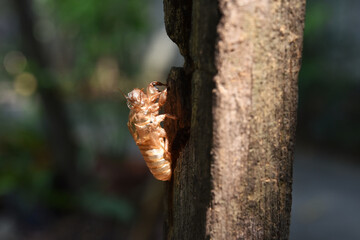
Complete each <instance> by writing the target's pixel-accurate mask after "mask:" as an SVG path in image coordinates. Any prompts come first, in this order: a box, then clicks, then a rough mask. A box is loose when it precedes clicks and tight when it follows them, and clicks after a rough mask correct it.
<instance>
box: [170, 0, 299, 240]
mask: <svg viewBox="0 0 360 240" xmlns="http://www.w3.org/2000/svg"><path fill="white" fill-rule="evenodd" d="M164 11H165V24H166V30H167V32H168V35H169V37H170V38H171V39H172V40H173V41H174V42H176V43H177V44H178V46H179V48H180V52H181V54H183V56H184V58H185V64H184V68H173V69H172V70H171V72H170V75H169V78H168V84H169V86H170V93H169V102H168V104H167V106H166V107H165V111H168V112H171V113H172V114H175V115H176V116H177V117H178V119H179V121H178V122H177V123H176V124H174V123H173V122H171V120H170V121H167V122H166V125H165V127H166V128H167V131H168V132H169V137H170V140H171V141H172V142H173V144H172V150H171V151H172V156H173V159H174V162H173V168H174V175H173V179H172V181H171V182H170V183H169V184H168V199H167V204H168V206H167V208H168V209H167V211H168V216H167V222H166V234H167V238H168V239H209V238H210V239H287V238H288V236H289V223H290V209H291V184H292V159H293V147H294V137H295V126H296V106H297V76H298V73H299V70H300V64H301V50H302V34H303V27H304V15H305V0H300V1H295V0H288V1H269V0H262V1H248V0H237V1H226V0H218V1H215V0H212V1H205V0H198V1H191V0H164Z"/></svg>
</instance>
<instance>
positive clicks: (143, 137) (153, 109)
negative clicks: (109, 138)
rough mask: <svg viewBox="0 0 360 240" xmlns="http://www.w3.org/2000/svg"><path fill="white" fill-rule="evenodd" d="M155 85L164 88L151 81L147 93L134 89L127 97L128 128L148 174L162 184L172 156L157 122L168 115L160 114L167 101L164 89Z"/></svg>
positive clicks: (164, 133) (165, 137)
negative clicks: (128, 111) (147, 168)
mask: <svg viewBox="0 0 360 240" xmlns="http://www.w3.org/2000/svg"><path fill="white" fill-rule="evenodd" d="M157 86H166V85H165V84H163V83H160V82H151V83H150V84H149V85H148V87H147V89H146V93H145V92H144V91H143V90H142V89H138V88H135V89H134V90H132V91H131V92H130V93H128V95H127V96H125V97H126V99H127V105H128V107H129V108H130V114H129V122H128V128H129V130H130V133H131V135H132V137H133V138H134V140H135V143H136V145H137V146H138V147H139V149H140V152H141V154H142V155H143V157H144V159H145V162H146V164H147V166H148V167H149V170H150V172H151V173H152V174H153V175H154V177H155V178H156V179H158V180H161V181H168V180H170V179H171V155H170V152H169V142H168V138H167V136H166V132H165V130H164V128H162V127H161V125H160V123H161V122H162V121H164V119H165V118H166V117H168V118H172V119H175V117H173V116H171V115H169V114H159V110H160V108H161V107H162V106H163V105H164V104H165V102H166V96H167V89H165V90H163V91H160V90H159V89H158V88H157Z"/></svg>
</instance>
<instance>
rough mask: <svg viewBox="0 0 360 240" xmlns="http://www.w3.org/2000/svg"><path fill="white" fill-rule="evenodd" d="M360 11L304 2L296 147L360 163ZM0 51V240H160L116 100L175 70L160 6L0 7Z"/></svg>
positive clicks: (85, 0)
mask: <svg viewBox="0 0 360 240" xmlns="http://www.w3.org/2000/svg"><path fill="white" fill-rule="evenodd" d="M359 9H360V5H359V4H358V3H354V1H351V0H346V1H341V2H338V1H324V0H311V1H310V0H309V1H308V3H307V15H306V27H305V38H304V52H303V67H302V70H301V73H300V77H299V94H300V95H299V115H298V134H297V138H298V145H299V146H307V147H308V148H310V149H321V151H326V152H332V153H333V152H335V153H336V154H341V155H352V156H355V158H358V156H359V146H360V138H359V135H360V126H359V124H358V123H359V122H360V109H359V102H360V94H359V92H360V81H359V78H360V71H359V68H357V66H359V57H358V55H359V54H358V52H359V48H360V45H359V42H360V41H359V38H360V35H359V33H358V31H357V29H356V27H354V26H357V25H356V23H359V21H360V18H359V16H358V14H357V11H358V10H359ZM23 16H28V18H26V19H25V20H24V18H23ZM350 23H351V24H350ZM29 29H30V30H29ZM0 43H1V45H0V59H1V62H0V207H1V208H0V210H1V212H0V239H91V238H88V237H89V236H92V237H93V238H92V239H120V238H119V236H121V238H129V239H159V238H161V232H162V225H161V221H162V220H161V210H160V209H161V206H162V200H161V199H162V198H161V196H162V193H163V187H162V185H161V183H159V182H157V181H155V180H153V178H152V177H151V176H150V175H149V173H148V170H147V169H146V166H145V164H144V162H143V160H142V157H141V155H140V153H139V152H138V150H137V148H136V146H135V145H134V143H133V141H132V140H131V138H130V134H129V133H128V130H127V127H126V122H127V115H128V109H127V107H126V104H125V101H124V98H123V97H122V95H121V92H120V91H119V89H120V90H121V91H123V92H127V91H130V90H131V89H132V88H134V87H145V86H146V83H148V82H150V81H152V80H160V81H165V78H166V73H167V72H168V71H169V69H170V67H171V66H172V65H178V66H181V64H182V58H181V57H180V56H179V53H178V51H177V48H176V46H175V45H174V44H172V43H171V41H170V40H169V39H168V38H167V36H166V33H165V30H164V26H163V13H162V2H161V1H160V0H150V1H149V0H148V1H145V0H131V1H127V0H103V1H97V0H78V1H71V0H61V1H56V0H33V1H30V0H3V1H1V2H0ZM295 166H296V165H295ZM295 172H296V169H295ZM295 180H296V179H295ZM295 183H296V182H295ZM295 197H296V195H295ZM295 210H296V209H295ZM295 212H296V211H295ZM294 222H296V220H295V221H294ZM64 229H66V231H64ZM295 232H296V231H295ZM125 236H126V237H125ZM293 239H296V237H293ZM298 239H301V238H298ZM307 239H310V238H307ZM314 239H316V238H314Z"/></svg>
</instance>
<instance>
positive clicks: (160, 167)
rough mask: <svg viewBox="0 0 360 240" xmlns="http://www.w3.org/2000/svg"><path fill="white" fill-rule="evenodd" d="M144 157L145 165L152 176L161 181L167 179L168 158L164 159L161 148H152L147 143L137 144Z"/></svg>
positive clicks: (168, 169)
mask: <svg viewBox="0 0 360 240" xmlns="http://www.w3.org/2000/svg"><path fill="white" fill-rule="evenodd" d="M138 147H139V149H140V152H141V154H142V155H143V157H144V160H145V162H146V165H147V166H148V168H149V170H150V172H151V173H152V174H153V175H154V177H155V178H156V179H158V180H161V181H168V180H170V178H171V164H170V159H166V153H165V150H164V149H163V148H152V147H149V145H146V144H143V145H138Z"/></svg>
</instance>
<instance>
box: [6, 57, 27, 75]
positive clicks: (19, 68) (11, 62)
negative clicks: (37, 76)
mask: <svg viewBox="0 0 360 240" xmlns="http://www.w3.org/2000/svg"><path fill="white" fill-rule="evenodd" d="M26 63H27V60H26V57H25V56H24V54H22V52H19V51H11V52H8V53H7V54H6V55H5V57H4V67H5V69H6V71H7V72H8V73H9V74H12V75H16V74H20V73H22V72H23V71H24V69H25V67H26Z"/></svg>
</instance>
